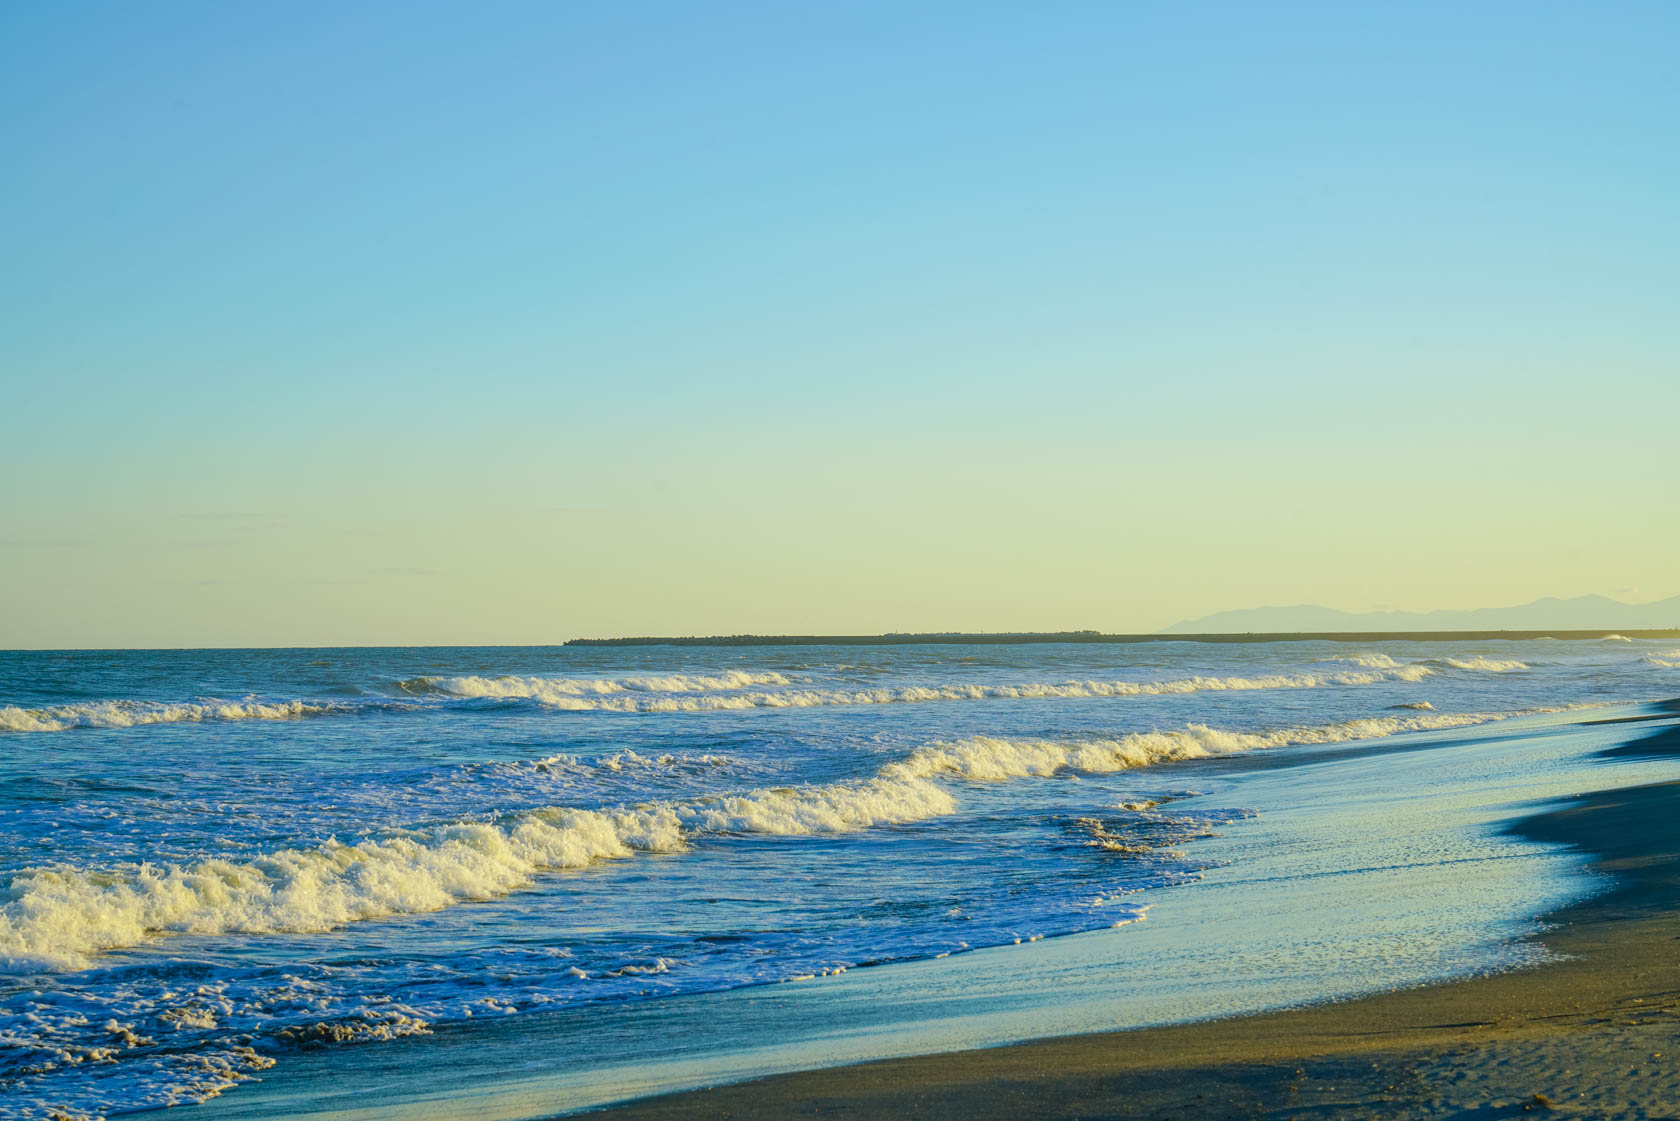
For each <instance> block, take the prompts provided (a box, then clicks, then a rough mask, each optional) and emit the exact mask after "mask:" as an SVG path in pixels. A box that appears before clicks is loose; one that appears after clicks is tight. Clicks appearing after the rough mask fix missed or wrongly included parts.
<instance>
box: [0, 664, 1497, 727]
mask: <svg viewBox="0 0 1680 1121" xmlns="http://www.w3.org/2000/svg"><path fill="white" fill-rule="evenodd" d="M1351 660H1352V661H1355V662H1356V663H1357V664H1358V665H1359V666H1360V667H1361V668H1358V669H1353V670H1344V671H1336V672H1328V673H1277V674H1259V675H1255V676H1249V677H1241V676H1233V677H1203V676H1197V677H1184V678H1177V679H1174V680H1169V681H1064V682H1060V683H1047V682H1028V683H1023V684H982V683H974V684H942V685H905V686H897V687H887V688H878V689H803V688H779V689H773V690H764V689H761V688H755V687H756V686H765V685H780V686H789V685H791V682H790V681H789V680H788V679H787V678H786V677H785V676H783V675H782V674H779V673H773V672H763V673H749V672H747V671H730V672H729V673H725V674H720V675H715V676H710V677H706V676H694V675H680V674H679V675H671V676H666V677H636V678H619V679H607V678H601V679H585V678H569V677H567V678H556V677H472V676H468V677H422V678H414V679H412V680H410V681H405V682H403V683H402V688H403V689H404V690H405V691H407V692H409V693H411V694H412V693H424V694H432V695H433V696H434V697H436V698H437V701H438V702H442V701H444V700H446V699H448V698H456V699H460V700H473V699H486V698H487V699H501V700H528V701H534V702H536V703H538V704H541V705H544V706H546V707H549V708H555V709H562V710H567V711H578V712H627V713H667V712H722V711H733V710H742V709H756V708H814V707H822V706H828V705H885V704H918V703H924V702H929V701H972V700H1023V699H1025V700H1034V699H1078V698H1091V697H1153V696H1170V695H1175V694H1185V693H1203V692H1246V691H1254V690H1266V689H1316V688H1322V687H1328V686H1353V685H1375V684H1380V683H1384V682H1417V681H1422V680H1423V679H1424V678H1426V677H1428V676H1429V675H1431V674H1432V673H1434V672H1436V671H1435V670H1434V669H1432V668H1431V667H1429V666H1426V665H1419V664H1400V663H1396V662H1394V661H1393V660H1392V659H1390V658H1387V657H1386V655H1362V656H1360V657H1358V658H1356V659H1351ZM1444 664H1446V665H1449V666H1453V667H1455V668H1458V669H1482V670H1503V669H1522V668H1526V667H1525V666H1524V665H1523V664H1522V663H1521V662H1492V661H1489V660H1488V659H1485V658H1471V659H1452V658H1449V659H1447V660H1446V661H1445V663H1444ZM391 707H398V708H404V707H406V708H411V709H416V710H422V711H423V710H424V708H425V707H426V706H425V704H424V703H421V702H409V703H407V704H398V703H396V702H390V701H383V702H373V701H362V702H355V703H345V702H332V701H308V700H286V701H259V700H256V699H253V698H246V699H244V700H240V701H222V700H201V701H186V702H165V701H135V700H110V701H87V702H82V703H78V704H69V705H56V706H52V707H49V708H18V707H6V708H0V731H5V732H62V731H66V730H68V729H71V728H129V727H134V726H136V725H143V724H172V723H181V722H194V723H202V722H210V721H230V720H295V719H298V718H300V717H306V716H322V715H328V714H334V713H349V712H356V711H363V710H367V709H370V708H391Z"/></svg>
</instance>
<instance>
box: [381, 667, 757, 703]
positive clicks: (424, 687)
mask: <svg viewBox="0 0 1680 1121" xmlns="http://www.w3.org/2000/svg"><path fill="white" fill-rule="evenodd" d="M786 684H788V679H787V678H786V677H784V676H783V675H782V674H779V673H774V672H762V673H753V672H749V671H747V670H730V671H728V672H727V673H722V674H713V675H709V676H707V675H693V674H681V673H675V674H669V675H666V676H664V677H623V678H582V677H521V676H515V675H509V676H504V677H478V676H472V675H469V676H464V677H417V678H414V679H413V680H411V681H404V682H402V687H403V688H404V689H405V690H408V691H410V692H438V693H447V694H449V695H451V696H455V697H527V698H532V699H535V700H543V699H546V698H550V697H580V696H589V695H602V694H611V693H711V692H719V691H726V690H731V689H746V688H750V687H752V686H754V685H786Z"/></svg>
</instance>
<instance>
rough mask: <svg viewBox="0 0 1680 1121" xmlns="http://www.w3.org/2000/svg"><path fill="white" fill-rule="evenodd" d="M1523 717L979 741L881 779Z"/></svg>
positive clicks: (924, 757)
mask: <svg viewBox="0 0 1680 1121" xmlns="http://www.w3.org/2000/svg"><path fill="white" fill-rule="evenodd" d="M1539 711H1542V710H1538V709H1531V710H1526V712H1524V713H1516V712H1492V713H1485V712H1484V713H1437V714H1435V715H1432V716H1373V717H1368V718H1365V719H1362V720H1348V721H1343V722H1341V723H1338V724H1326V725H1320V726H1317V727H1302V728H1282V729H1278V730H1275V731H1269V732H1229V731H1224V730H1221V729H1218V728H1210V727H1208V726H1207V725H1205V724H1190V725H1187V726H1186V727H1185V728H1183V729H1182V730H1175V731H1164V732H1134V733H1132V734H1130V735H1125V736H1119V737H1116V738H1113V739H1093V740H1076V741H1059V740H1023V739H998V738H994V737H991V736H974V737H971V738H969V739H965V740H957V741H955V742H952V743H934V744H926V745H924V746H922V747H919V748H917V749H916V750H915V751H914V752H913V753H912V754H911V755H910V757H909V758H908V759H906V760H904V761H903V762H900V763H890V764H888V765H887V766H886V767H885V768H884V769H883V771H882V773H883V774H884V775H889V776H903V777H905V778H932V777H935V776H939V775H955V776H958V777H960V778H965V779H978V780H989V781H999V780H1004V779H1011V778H1022V777H1026V776H1028V775H1053V774H1055V773H1057V772H1058V771H1062V770H1076V771H1084V772H1086V773H1088V774H1100V773H1103V772H1108V771H1123V770H1130V769H1132V768H1136V767H1148V766H1151V765H1153V764H1156V763H1163V762H1174V761H1177V760H1181V759H1201V758H1206V757H1208V756H1211V755H1232V754H1236V753H1238V752H1245V751H1258V750H1262V749H1265V748H1274V747H1289V746H1296V745H1305V744H1330V743H1346V742H1349V741H1351V740H1370V739H1384V738H1386V737H1389V736H1397V735H1400V734H1402V733H1405V732H1423V731H1433V730H1437V729H1441V728H1461V727H1467V726H1470V725H1473V724H1485V723H1487V722H1489V721H1492V720H1503V719H1506V718H1508V717H1511V716H1518V715H1526V714H1527V713H1532V712H1539Z"/></svg>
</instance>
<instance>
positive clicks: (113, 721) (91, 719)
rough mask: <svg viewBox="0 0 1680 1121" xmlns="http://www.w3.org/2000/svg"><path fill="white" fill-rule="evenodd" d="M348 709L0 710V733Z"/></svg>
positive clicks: (96, 704) (319, 705) (156, 704)
mask: <svg viewBox="0 0 1680 1121" xmlns="http://www.w3.org/2000/svg"><path fill="white" fill-rule="evenodd" d="M349 707H350V706H347V705H342V704H333V703H330V702H314V701H275V702H266V701H254V700H243V701H214V700H206V701H184V702H179V703H168V702H162V701H87V702H83V703H80V704H69V705H53V706H51V707H49V708H16V707H6V708H0V731H7V732H62V731H64V730H66V729H68V728H132V727H134V726H135V725H137V724H177V723H181V722H195V723H196V722H204V721H217V720H296V719H297V718H299V717H302V716H320V715H324V714H326V713H330V712H340V711H347V710H348V708H349Z"/></svg>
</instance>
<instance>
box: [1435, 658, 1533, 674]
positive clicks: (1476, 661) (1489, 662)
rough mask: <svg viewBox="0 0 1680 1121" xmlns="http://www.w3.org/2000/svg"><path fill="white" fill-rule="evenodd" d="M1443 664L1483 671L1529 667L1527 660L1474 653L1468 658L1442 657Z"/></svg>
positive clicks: (1507, 670)
mask: <svg viewBox="0 0 1680 1121" xmlns="http://www.w3.org/2000/svg"><path fill="white" fill-rule="evenodd" d="M1441 664H1442V665H1447V666H1451V667H1452V668H1453V669H1469V670H1480V671H1481V672H1483V673H1509V672H1511V671H1512V670H1519V669H1527V668H1528V663H1527V662H1519V661H1516V660H1514V659H1510V658H1483V657H1481V656H1479V655H1473V656H1470V657H1466V658H1442V659H1441Z"/></svg>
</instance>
